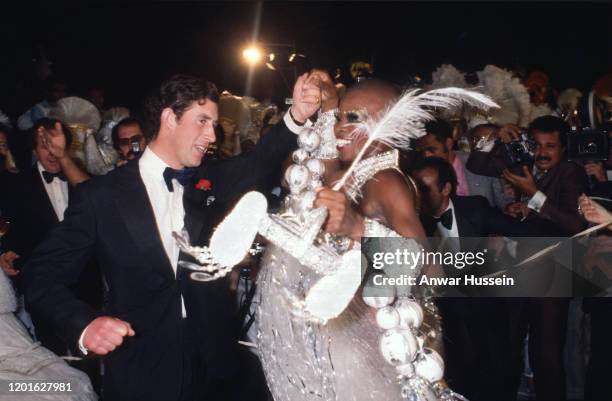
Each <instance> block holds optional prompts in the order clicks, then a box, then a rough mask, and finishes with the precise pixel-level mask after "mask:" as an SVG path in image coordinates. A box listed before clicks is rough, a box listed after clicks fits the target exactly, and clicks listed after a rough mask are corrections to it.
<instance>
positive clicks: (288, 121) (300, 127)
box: [283, 110, 312, 135]
mask: <svg viewBox="0 0 612 401" xmlns="http://www.w3.org/2000/svg"><path fill="white" fill-rule="evenodd" d="M283 121H285V124H286V125H287V128H289V131H291V132H293V133H294V134H296V135H297V134H299V133H300V132H302V130H303V129H304V128H307V127H310V126H311V125H312V122H310V120H306V123H305V124H304V125H297V124H296V123H295V122H293V119H292V118H291V115H290V114H289V110H287V112H286V113H285V115H284V116H283Z"/></svg>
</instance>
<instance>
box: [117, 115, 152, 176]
mask: <svg viewBox="0 0 612 401" xmlns="http://www.w3.org/2000/svg"><path fill="white" fill-rule="evenodd" d="M111 137H112V140H113V147H114V148H115V149H116V150H117V152H119V156H120V160H119V161H118V162H117V167H120V166H123V165H124V164H126V163H127V162H128V160H132V159H135V158H136V157H138V156H139V155H140V154H141V153H142V152H143V151H144V149H145V147H146V146H147V144H146V142H145V137H144V135H143V133H142V124H141V123H140V121H138V120H137V119H136V118H134V117H126V118H124V119H123V120H121V121H119V123H118V124H117V125H115V126H114V127H113V131H112V134H111Z"/></svg>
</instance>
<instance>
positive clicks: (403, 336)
mask: <svg viewBox="0 0 612 401" xmlns="http://www.w3.org/2000/svg"><path fill="white" fill-rule="evenodd" d="M380 352H381V353H382V355H383V358H385V360H386V361H387V362H389V363H390V364H391V365H394V366H398V365H404V364H406V363H409V362H411V361H412V360H413V359H414V355H415V353H416V352H417V341H416V338H415V337H414V335H413V334H412V332H411V331H410V330H403V329H391V330H387V331H385V332H384V333H383V335H382V337H381V338H380Z"/></svg>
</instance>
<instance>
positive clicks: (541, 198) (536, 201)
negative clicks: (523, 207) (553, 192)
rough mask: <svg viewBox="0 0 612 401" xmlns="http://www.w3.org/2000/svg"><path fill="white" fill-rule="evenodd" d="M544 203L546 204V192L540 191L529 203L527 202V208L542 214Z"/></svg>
mask: <svg viewBox="0 0 612 401" xmlns="http://www.w3.org/2000/svg"><path fill="white" fill-rule="evenodd" d="M544 202H546V195H544V192H542V191H538V192H536V193H535V194H533V196H532V197H531V199H529V202H527V207H528V208H529V209H531V210H535V211H536V212H537V213H540V210H541V209H542V206H544Z"/></svg>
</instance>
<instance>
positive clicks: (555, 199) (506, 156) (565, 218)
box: [467, 116, 587, 400]
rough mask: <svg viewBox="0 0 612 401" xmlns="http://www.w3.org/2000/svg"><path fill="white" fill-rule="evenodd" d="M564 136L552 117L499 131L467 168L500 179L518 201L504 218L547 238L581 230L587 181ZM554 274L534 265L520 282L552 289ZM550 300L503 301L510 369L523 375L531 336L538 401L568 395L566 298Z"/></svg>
mask: <svg viewBox="0 0 612 401" xmlns="http://www.w3.org/2000/svg"><path fill="white" fill-rule="evenodd" d="M568 131H569V127H568V126H567V124H565V122H564V121H563V120H561V119H560V118H557V117H552V116H544V117H539V118H536V119H535V120H533V122H532V123H531V124H530V125H529V128H528V133H524V132H521V130H520V128H518V127H516V126H513V125H505V126H503V127H502V128H500V129H499V130H498V131H497V132H495V133H494V134H492V135H491V137H490V138H488V140H481V141H480V142H479V144H478V146H477V149H475V151H473V152H472V153H471V155H470V159H469V160H468V163H467V167H468V168H469V169H471V170H472V171H473V172H475V173H478V174H484V175H498V176H499V175H501V176H503V177H504V178H505V179H506V180H507V181H508V182H510V184H512V186H513V187H514V188H515V190H516V191H518V192H520V194H521V196H522V201H520V202H515V203H514V204H510V205H509V206H508V207H507V208H506V212H507V213H508V214H513V215H522V218H523V219H524V220H525V221H529V222H531V223H532V224H535V225H537V226H538V228H539V229H540V231H542V232H544V233H545V234H546V235H547V236H551V237H555V236H569V235H572V234H575V233H577V232H579V231H581V230H582V229H583V228H585V227H586V221H585V220H584V218H583V217H582V216H581V215H580V214H579V212H578V197H579V196H580V194H581V193H582V192H583V191H584V189H585V188H586V187H587V177H586V174H585V172H584V169H583V167H582V166H580V165H578V164H575V163H572V162H568V161H566V148H567V146H566V139H567V136H566V134H567V132H568ZM556 274H557V270H556V267H555V265H554V263H553V264H549V263H546V261H544V260H538V262H536V264H535V265H534V266H533V267H532V268H530V270H528V271H525V272H524V273H523V274H522V276H523V279H524V280H530V281H532V282H534V283H542V284H545V283H548V282H553V279H554V278H556V277H557V276H556ZM548 294H549V292H547V291H546V288H543V289H542V297H538V298H514V299H511V300H508V301H507V317H508V323H509V326H508V327H509V328H510V338H511V344H512V346H513V347H514V358H513V359H514V362H513V369H514V370H515V374H516V376H515V380H517V378H518V375H519V373H520V372H521V371H522V358H521V354H522V347H523V344H524V339H525V338H526V335H527V334H529V360H530V365H531V366H532V368H533V370H534V381H535V390H536V396H537V399H551V400H562V399H565V391H566V389H565V370H564V363H563V350H564V346H565V337H566V331H567V317H568V308H569V298H558V297H557V298H555V297H544V296H546V295H548ZM553 296H555V295H553ZM556 296H559V295H556ZM517 386H518V382H515V388H516V387H517Z"/></svg>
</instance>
